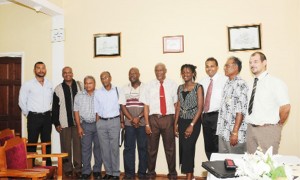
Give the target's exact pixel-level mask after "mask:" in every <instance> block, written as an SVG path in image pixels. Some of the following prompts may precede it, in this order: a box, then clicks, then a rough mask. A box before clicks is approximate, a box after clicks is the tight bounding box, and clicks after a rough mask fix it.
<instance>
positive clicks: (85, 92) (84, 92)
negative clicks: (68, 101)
mask: <svg viewBox="0 0 300 180" xmlns="http://www.w3.org/2000/svg"><path fill="white" fill-rule="evenodd" d="M82 93H83V94H85V95H88V96H89V94H88V93H87V91H86V90H85V89H84V90H83V91H82ZM94 93H95V91H94V92H93V93H92V95H91V96H93V95H94Z"/></svg>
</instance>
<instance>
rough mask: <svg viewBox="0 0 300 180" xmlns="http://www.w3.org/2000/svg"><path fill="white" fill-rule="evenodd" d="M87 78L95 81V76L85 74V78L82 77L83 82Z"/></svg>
mask: <svg viewBox="0 0 300 180" xmlns="http://www.w3.org/2000/svg"><path fill="white" fill-rule="evenodd" d="M88 79H91V80H92V81H94V83H96V80H95V78H94V77H93V76H90V75H88V76H85V78H84V79H83V82H84V83H85V81H86V80H88Z"/></svg>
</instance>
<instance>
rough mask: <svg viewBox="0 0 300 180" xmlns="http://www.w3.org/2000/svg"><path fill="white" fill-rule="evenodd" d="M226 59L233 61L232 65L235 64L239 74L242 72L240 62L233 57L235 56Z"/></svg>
mask: <svg viewBox="0 0 300 180" xmlns="http://www.w3.org/2000/svg"><path fill="white" fill-rule="evenodd" d="M228 59H232V60H233V61H234V64H236V65H237V66H238V70H239V72H241V70H242V61H241V60H240V59H239V58H238V57H235V56H231V57H229V58H228Z"/></svg>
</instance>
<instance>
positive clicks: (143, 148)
mask: <svg viewBox="0 0 300 180" xmlns="http://www.w3.org/2000/svg"><path fill="white" fill-rule="evenodd" d="M136 144H137V147H138V154H139V166H138V167H139V169H138V175H139V177H141V176H145V175H146V171H147V135H146V132H145V126H140V127H138V128H135V127H132V126H125V143H124V151H123V158H124V168H125V174H126V176H131V177H134V175H135V148H136Z"/></svg>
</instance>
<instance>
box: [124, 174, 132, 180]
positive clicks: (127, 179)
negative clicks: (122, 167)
mask: <svg viewBox="0 0 300 180" xmlns="http://www.w3.org/2000/svg"><path fill="white" fill-rule="evenodd" d="M132 179H135V177H134V175H133V176H130V175H125V176H124V177H123V180H132Z"/></svg>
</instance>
